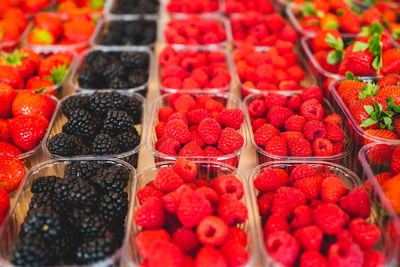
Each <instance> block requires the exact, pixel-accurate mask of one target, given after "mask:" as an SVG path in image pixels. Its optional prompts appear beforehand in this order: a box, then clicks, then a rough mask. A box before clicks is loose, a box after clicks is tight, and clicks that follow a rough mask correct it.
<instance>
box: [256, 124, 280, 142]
mask: <svg viewBox="0 0 400 267" xmlns="http://www.w3.org/2000/svg"><path fill="white" fill-rule="evenodd" d="M278 134H279V130H278V129H277V128H275V127H274V126H273V125H272V124H269V123H266V124H264V125H263V126H261V127H260V128H258V129H257V130H256V131H255V133H254V141H255V142H256V144H257V145H259V146H264V147H265V145H266V144H267V142H268V141H269V140H270V139H271V138H272V137H274V136H277V135H278Z"/></svg>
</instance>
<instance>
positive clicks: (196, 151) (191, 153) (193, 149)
mask: <svg viewBox="0 0 400 267" xmlns="http://www.w3.org/2000/svg"><path fill="white" fill-rule="evenodd" d="M203 155H204V152H203V149H201V147H200V146H199V145H198V144H197V143H196V142H194V141H190V142H189V143H187V144H186V145H184V146H183V147H182V149H181V150H180V151H179V156H182V157H197V156H203Z"/></svg>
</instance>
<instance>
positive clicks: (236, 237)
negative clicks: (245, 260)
mask: <svg viewBox="0 0 400 267" xmlns="http://www.w3.org/2000/svg"><path fill="white" fill-rule="evenodd" d="M228 240H232V241H236V242H239V243H240V244H242V245H243V246H246V245H247V234H246V232H245V231H244V230H243V229H241V228H239V227H237V226H231V227H229V229H228Z"/></svg>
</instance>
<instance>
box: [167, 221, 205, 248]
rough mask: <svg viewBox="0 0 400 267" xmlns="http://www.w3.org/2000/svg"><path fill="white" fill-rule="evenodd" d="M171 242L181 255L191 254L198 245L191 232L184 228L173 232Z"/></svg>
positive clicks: (194, 235)
mask: <svg viewBox="0 0 400 267" xmlns="http://www.w3.org/2000/svg"><path fill="white" fill-rule="evenodd" d="M171 241H172V243H174V244H175V245H177V246H178V247H179V248H180V249H181V251H182V252H183V253H190V252H193V251H194V250H195V249H196V248H197V244H198V243H199V242H198V241H197V238H196V234H195V233H194V232H193V230H192V229H188V228H184V227H181V228H178V229H177V230H175V231H174V233H173V234H172V237H171Z"/></svg>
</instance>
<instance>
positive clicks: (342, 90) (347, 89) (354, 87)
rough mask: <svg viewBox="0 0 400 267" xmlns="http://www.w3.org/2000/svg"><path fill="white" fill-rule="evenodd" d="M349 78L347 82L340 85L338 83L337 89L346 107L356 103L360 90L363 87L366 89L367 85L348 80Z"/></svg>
mask: <svg viewBox="0 0 400 267" xmlns="http://www.w3.org/2000/svg"><path fill="white" fill-rule="evenodd" d="M349 73H350V72H349ZM348 75H349V74H346V76H348ZM349 78H351V77H350V76H349ZM349 78H348V80H345V81H343V82H342V83H340V85H339V87H338V89H337V92H338V94H339V95H340V97H341V98H342V99H343V102H344V103H345V104H346V106H349V105H350V104H352V103H354V102H355V101H357V100H358V99H359V98H358V95H359V94H360V93H362V88H364V87H365V88H366V87H367V85H368V84H367V83H365V82H361V81H358V80H353V79H349ZM378 88H379V87H378ZM378 90H379V89H378Z"/></svg>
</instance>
